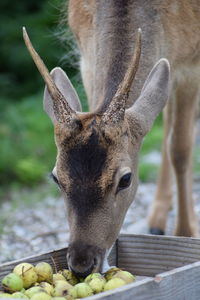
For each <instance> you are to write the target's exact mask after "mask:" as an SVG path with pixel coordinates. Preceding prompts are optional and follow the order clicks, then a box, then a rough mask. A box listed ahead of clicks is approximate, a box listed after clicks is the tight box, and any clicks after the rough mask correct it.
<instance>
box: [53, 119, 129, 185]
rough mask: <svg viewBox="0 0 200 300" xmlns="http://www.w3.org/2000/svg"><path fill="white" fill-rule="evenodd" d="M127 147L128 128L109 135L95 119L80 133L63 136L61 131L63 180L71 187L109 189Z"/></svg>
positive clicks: (58, 139)
mask: <svg viewBox="0 0 200 300" xmlns="http://www.w3.org/2000/svg"><path fill="white" fill-rule="evenodd" d="M110 130H111V129H110ZM61 131H63V129H62V128H61ZM66 131H67V130H66ZM126 143H127V144H128V131H127V129H126V128H117V129H112V130H111V132H108V131H107V130H105V129H102V128H101V126H100V125H99V124H98V123H97V122H96V119H95V118H92V119H91V120H90V122H88V121H87V126H86V125H85V124H84V122H82V125H81V126H79V129H78V130H77V129H75V130H72V131H71V132H70V133H69V130H68V131H67V132H66V133H63V132H62V134H61V133H60V130H57V131H56V144H57V148H58V158H57V174H58V177H59V179H60V180H61V181H62V182H63V184H65V185H67V186H69V185H72V183H73V182H76V183H77V184H79V185H82V186H85V187H86V186H89V185H91V184H94V183H98V184H99V186H100V185H101V189H104V186H105V185H106V186H107V187H108V186H109V183H110V181H112V179H113V174H114V172H116V169H117V168H118V167H119V163H120V159H121V157H122V155H123V156H124V154H125V153H126V151H125V148H126ZM127 148H128V147H127ZM105 182H107V184H105Z"/></svg>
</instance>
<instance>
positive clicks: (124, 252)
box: [0, 234, 200, 300]
mask: <svg viewBox="0 0 200 300" xmlns="http://www.w3.org/2000/svg"><path fill="white" fill-rule="evenodd" d="M66 252H67V248H63V249H59V250H55V251H51V252H48V253H43V254H41V255H37V256H32V257H28V258H24V259H21V260H18V261H14V262H10V263H5V264H3V265H0V279H2V277H3V276H5V275H6V274H8V273H9V272H10V271H11V270H12V269H13V268H14V266H15V265H16V264H18V263H20V262H23V261H26V262H30V263H37V262H39V261H46V262H49V263H50V264H51V265H52V266H53V260H54V262H55V263H56V265H57V268H58V269H61V268H65V267H67V261H66ZM109 262H110V265H116V266H118V267H120V268H124V269H125V270H127V271H130V272H131V273H133V274H135V275H138V276H145V278H143V279H141V278H140V277H139V279H140V280H138V281H136V282H134V283H131V284H128V285H126V286H123V287H121V288H118V289H115V290H112V291H107V292H104V293H100V294H97V295H94V296H91V297H87V298H85V299H88V300H89V299H90V300H94V299H102V300H105V299H106V300H107V299H109V300H114V299H115V300H131V299H133V300H167V299H169V300H187V299H189V300H199V299H200V239H196V238H185V237H169V236H153V235H130V234H129V235H124V234H123V235H120V236H119V238H118V240H117V242H116V244H115V246H114V247H113V249H112V251H111V253H110V256H109ZM9 299H10V298H9Z"/></svg>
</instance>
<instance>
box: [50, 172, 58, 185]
mask: <svg viewBox="0 0 200 300" xmlns="http://www.w3.org/2000/svg"><path fill="white" fill-rule="evenodd" d="M50 176H51V178H52V179H53V181H54V182H55V183H56V184H58V185H59V182H58V179H57V177H56V176H55V175H54V174H53V173H51V175H50Z"/></svg>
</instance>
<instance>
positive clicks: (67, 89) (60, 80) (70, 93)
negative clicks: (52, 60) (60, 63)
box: [43, 67, 81, 121]
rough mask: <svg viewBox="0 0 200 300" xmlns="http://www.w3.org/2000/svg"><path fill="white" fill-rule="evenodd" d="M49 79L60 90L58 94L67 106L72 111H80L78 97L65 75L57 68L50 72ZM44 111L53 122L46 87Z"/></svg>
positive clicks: (49, 97)
mask: <svg viewBox="0 0 200 300" xmlns="http://www.w3.org/2000/svg"><path fill="white" fill-rule="evenodd" d="M50 74H51V77H52V78H53V81H54V82H55V84H56V86H57V87H58V89H59V90H60V92H61V93H62V94H63V96H64V97H65V99H66V100H67V102H68V104H69V106H70V107H71V108H72V109H73V110H74V111H81V104H80V101H79V97H78V95H77V93H76V91H75V89H74V87H73V86H72V84H71V82H70V80H69V78H68V77H67V75H66V73H65V72H64V71H63V70H62V69H61V68H59V67H56V68H54V69H53V70H52V71H51V73H50ZM43 105H44V110H45V111H46V113H47V114H48V115H49V116H50V118H51V119H52V121H54V120H55V116H54V111H53V101H52V98H51V95H50V94H49V91H48V89H47V87H45V90H44V102H43Z"/></svg>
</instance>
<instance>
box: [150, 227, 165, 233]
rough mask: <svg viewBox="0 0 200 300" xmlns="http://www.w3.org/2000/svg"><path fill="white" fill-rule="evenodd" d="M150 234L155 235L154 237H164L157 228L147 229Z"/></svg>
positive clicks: (161, 231)
mask: <svg viewBox="0 0 200 300" xmlns="http://www.w3.org/2000/svg"><path fill="white" fill-rule="evenodd" d="M149 233H150V234H155V235H164V234H165V232H164V231H163V230H162V229H159V228H150V229H149Z"/></svg>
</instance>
